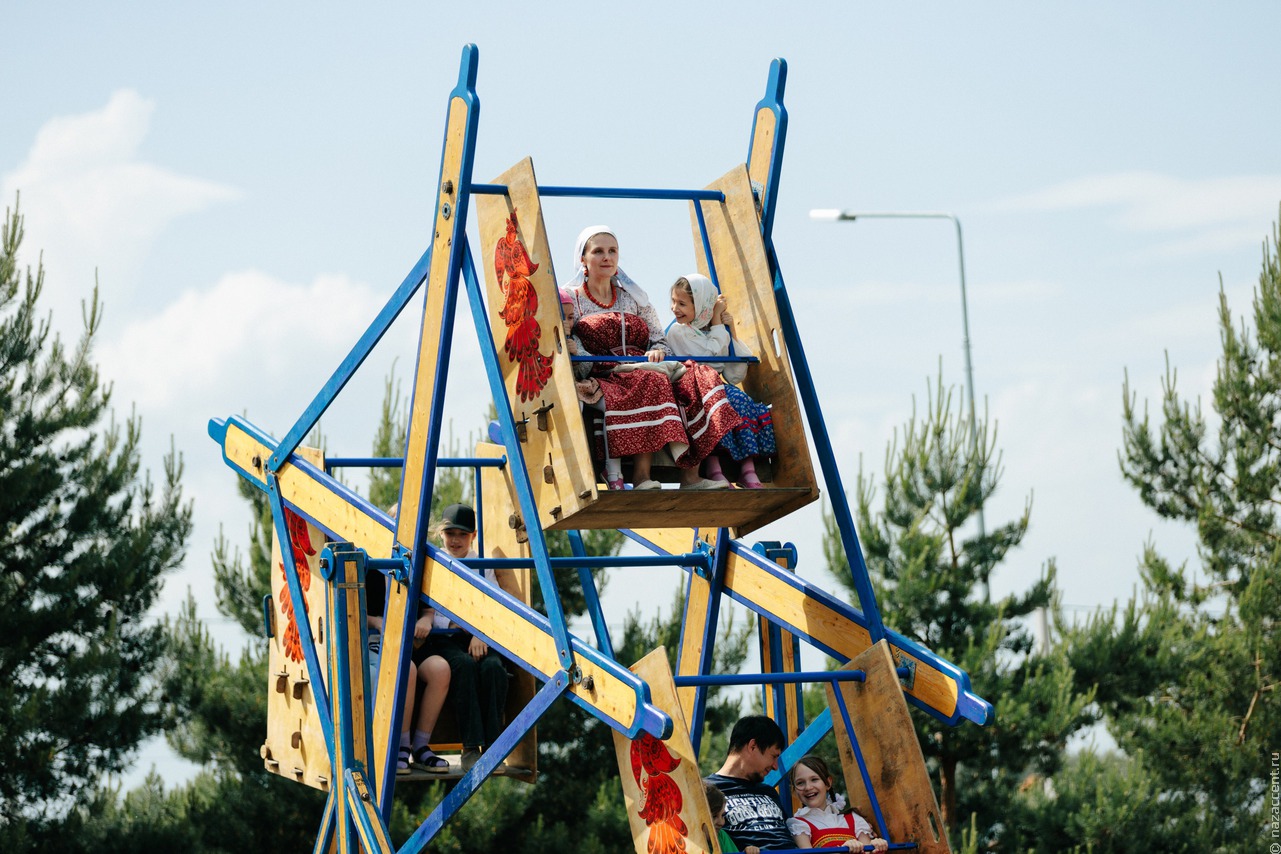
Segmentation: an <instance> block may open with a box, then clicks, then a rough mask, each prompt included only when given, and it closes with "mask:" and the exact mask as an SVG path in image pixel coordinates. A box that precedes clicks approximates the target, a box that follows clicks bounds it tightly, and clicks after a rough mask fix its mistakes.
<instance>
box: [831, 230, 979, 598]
mask: <svg viewBox="0 0 1281 854" xmlns="http://www.w3.org/2000/svg"><path fill="white" fill-rule="evenodd" d="M810 219H817V220H824V221H827V222H854V221H856V220H860V219H946V220H951V221H952V225H954V226H956V266H957V270H958V271H959V272H960V274H961V336H962V337H961V346H962V348H963V349H964V351H965V390H966V392H967V394H968V396H969V399H970V442H971V448H972V450H973V453H974V456H975V458H976V459H977V458H978V447H979V434H978V429H977V422H976V421H975V418H974V363H973V362H972V360H971V359H970V310H969V305H968V302H967V300H966V296H965V246H964V244H963V243H962V242H961V221H960V220H959V219H957V218H956V214H951V213H946V212H944V211H843V210H839V209H837V208H822V209H818V210H811V211H810ZM986 535H987V525H986V523H985V522H984V519H983V505H982V504H979V536H980V537H983V536H986ZM991 597H992V594H991V588H990V587H989V586H988V580H987V577H986V576H984V578H983V598H984V599H985V600H990V599H991Z"/></svg>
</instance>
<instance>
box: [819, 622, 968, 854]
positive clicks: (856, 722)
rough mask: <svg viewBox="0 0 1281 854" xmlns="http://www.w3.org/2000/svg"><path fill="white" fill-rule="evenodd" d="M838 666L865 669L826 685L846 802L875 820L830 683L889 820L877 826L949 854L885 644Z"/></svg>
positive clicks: (934, 853)
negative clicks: (860, 675)
mask: <svg viewBox="0 0 1281 854" xmlns="http://www.w3.org/2000/svg"><path fill="white" fill-rule="evenodd" d="M842 669H843V670H862V671H864V672H865V673H866V674H867V678H866V680H865V681H864V682H861V683H860V682H837V683H829V684H828V686H827V702H828V706H829V707H830V708H831V711H832V726H833V729H834V730H835V732H836V744H837V747H838V749H839V751H840V755H841V767H842V769H844V772H845V784H846V787H847V788H848V789H849V793H848V797H849V802H850V806H852V807H853V808H854V809H855V810H856V811H857V812H858V813H859V815H861V816H863V817H864V818H866V819H867V820H868V822H869V823H870V824H872V825H873V826H875V825H876V818H875V815H874V814H873V811H872V805H871V799H870V798H869V797H868V793H867V788H866V786H864V784H863V777H862V774H861V773H860V772H859V768H858V762H857V761H856V760H855V758H854V751H853V749H852V747H851V745H850V738H849V732H848V730H847V729H846V727H845V722H844V720H843V718H842V716H841V712H840V709H839V707H838V706H837V703H836V694H835V692H834V685H836V686H840V692H841V696H842V698H843V699H844V701H845V707H846V709H848V711H849V713H850V721H851V723H852V724H853V727H854V732H855V734H856V735H857V736H858V744H859V748H860V750H861V751H862V753H863V761H864V763H865V764H866V766H867V770H868V776H869V778H870V779H871V782H872V788H873V789H874V790H875V791H876V797H877V800H878V801H879V802H880V806H881V815H882V816H884V818H885V823H886V824H887V825H888V827H887V828H880V833H881V835H882V836H885V837H886V838H887V839H889V840H890V841H891V842H915V843H916V845H917V848H916V850H917V851H920V852H922V854H948V852H950V851H951V849H950V847H949V846H948V842H947V834H946V833H944V832H943V820H942V818H941V817H940V816H939V810H938V803H937V802H936V801H935V800H934V789H933V788H932V787H931V786H930V776H929V772H928V771H927V770H926V768H925V758H924V757H923V756H922V755H921V745H920V744H919V743H918V742H917V740H916V730H915V728H914V727H913V726H912V718H911V715H910V714H909V713H908V710H907V703H906V702H905V701H904V700H903V691H902V688H901V687H900V685H899V681H898V676H897V675H896V674H895V672H894V659H893V658H892V657H891V656H890V648H889V644H888V643H887V642H885V641H881V642H880V643H878V644H876V646H874V647H872V648H870V649H868V650H866V651H865V652H863V653H862V654H860V655H859V656H858V657H857V658H855V659H854V660H852V661H850V662H849V663H848V664H847V665H846V666H845V667H843V668H842Z"/></svg>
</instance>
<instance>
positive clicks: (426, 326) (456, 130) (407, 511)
mask: <svg viewBox="0 0 1281 854" xmlns="http://www.w3.org/2000/svg"><path fill="white" fill-rule="evenodd" d="M467 114H468V106H467V102H466V101H465V100H464V99H463V98H461V97H454V98H451V99H450V101H449V116H448V118H447V119H446V120H445V149H444V154H443V157H442V161H441V169H440V181H441V184H440V190H439V192H438V195H437V197H436V218H435V232H434V235H433V239H432V249H431V265H430V267H429V269H428V273H427V284H426V290H427V298H426V301H425V304H424V306H423V322H422V334H421V336H420V338H419V345H418V362H417V367H416V369H415V370H416V373H415V374H414V395H413V399H412V403H411V404H410V410H409V431H408V433H409V442H408V445H407V449H406V452H405V468H404V480H403V481H402V483H401V494H400V518H399V520H398V523H397V524H398V527H397V530H396V541H397V542H399V543H402V544H404V545H412V544H413V543H414V542H415V541H416V539H415V537H416V533H417V530H416V529H417V525H418V501H419V495H420V493H421V492H422V485H423V474H424V472H423V466H424V465H425V463H426V459H427V429H428V426H429V425H430V422H431V415H432V413H431V400H432V394H433V392H434V391H435V388H436V368H437V365H438V361H439V360H438V358H437V356H438V351H439V347H440V341H441V333H442V331H443V328H442V327H443V324H444V322H445V319H446V318H445V289H446V285H447V283H448V280H449V274H450V270H449V256H450V249H451V248H452V246H453V234H454V228H455V225H456V223H457V221H458V220H457V218H456V217H455V216H454V213H455V212H456V210H457V207H458V188H459V186H461V184H462V179H461V171H462V164H463V143H464V137H465V135H466V131H467ZM389 593H390V591H389Z"/></svg>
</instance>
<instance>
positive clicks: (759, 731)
mask: <svg viewBox="0 0 1281 854" xmlns="http://www.w3.org/2000/svg"><path fill="white" fill-rule="evenodd" d="M783 742H784V737H783V731H782V730H781V729H779V726H778V724H776V723H774V721H773V720H772V719H770V718H768V717H765V716H764V715H748V716H747V717H745V718H742V719H741V720H739V722H738V723H736V724H734V729H733V731H732V732H730V735H729V755H728V756H727V757H726V758H725V764H723V765H722V766H721V770H720V771H718V772H716V773H715V774H712V775H711V776H710V777H707V778H706V779H707V782H709V783H711V784H712V785H713V786H715V787H716V788H718V789H720V790H721V792H723V793H724V794H725V830H726V831H727V832H728V833H729V835H730V838H731V839H733V840H734V842H735V844H737V845H738V847H739V848H741V849H742V850H743V851H748V850H749V846H752V847H755V848H758V849H762V848H763V849H765V850H769V849H786V848H795V847H796V845H795V844H794V843H793V841H792V835H791V834H790V833H788V832H787V822H786V820H785V819H784V818H783V808H782V807H781V806H780V805H779V802H778V792H777V791H775V790H774V789H772V788H770V787H769V786H767V785H765V783H764V780H765V775H766V774H768V773H769V772H770V771H772V770H773V769H774V766H776V765H777V764H778V757H779V754H781V753H782V752H783Z"/></svg>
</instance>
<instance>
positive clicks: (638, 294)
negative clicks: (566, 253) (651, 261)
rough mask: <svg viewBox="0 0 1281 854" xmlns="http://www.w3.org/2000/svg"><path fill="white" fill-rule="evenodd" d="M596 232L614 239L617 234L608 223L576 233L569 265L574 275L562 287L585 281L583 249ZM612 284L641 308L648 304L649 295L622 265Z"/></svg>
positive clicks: (590, 226) (578, 284)
mask: <svg viewBox="0 0 1281 854" xmlns="http://www.w3.org/2000/svg"><path fill="white" fill-rule="evenodd" d="M598 234H608V235H609V236H610V237H612V238H614V240H616V241H617V240H618V235H617V234H615V233H614V229H612V228H610V227H609V226H608V225H589V226H587V227H586V228H584V229H583V230H582V231H580V232H579V233H578V242H577V243H575V244H574V260H573V262H572V263H571V264H570V267H569V268H570V269H571V270H573V271H574V275H573V276H571V277H570V278H568V279H566V280H565V282H563V283H562V284H561V287H562V288H577V287H579V286H580V285H582V284H583V283H584V282H586V281H587V271H586V270H585V269H584V268H583V250H585V249H586V248H587V241H589V240H591V239H592V238H593V237H595V236H596V235H598ZM614 284H616V285H618V286H619V287H620V288H622V289H623V290H625V291H627V293H628V294H630V295H631V298H632V299H634V300H636V305H638V306H640V307H641V308H645V306H647V305H649V297H647V296H646V295H645V292H644V291H643V290H641V286H640V285H638V284H636V283H635V282H634V281H632V277H631V276H629V275H627V274H626V273H624V272H623V268H622V267H619V268H618V271H617V273H615V275H614Z"/></svg>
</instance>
